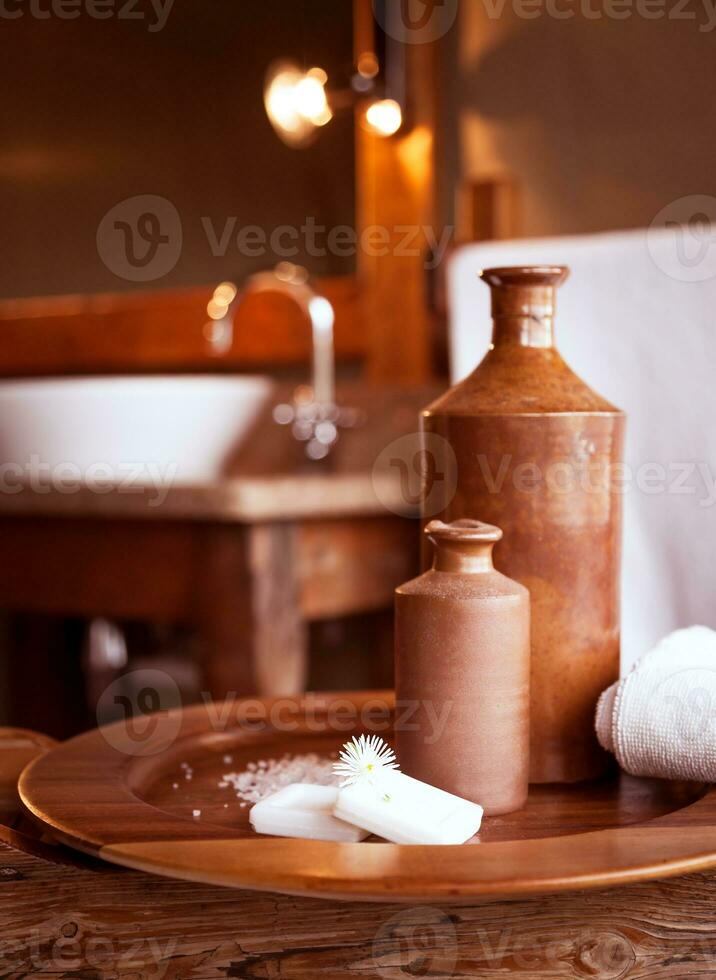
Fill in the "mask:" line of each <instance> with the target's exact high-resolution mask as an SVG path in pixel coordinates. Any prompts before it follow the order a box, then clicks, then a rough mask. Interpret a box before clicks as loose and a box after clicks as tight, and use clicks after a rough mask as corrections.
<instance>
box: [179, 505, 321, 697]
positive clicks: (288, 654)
mask: <svg viewBox="0 0 716 980" xmlns="http://www.w3.org/2000/svg"><path fill="white" fill-rule="evenodd" d="M207 533H208V547H207V551H206V558H205V561H204V562H203V563H202V566H201V570H200V575H201V586H200V589H199V591H198V596H199V608H198V610H197V618H198V622H199V625H200V629H201V632H202V641H203V642H202V647H203V651H204V652H203V667H204V678H205V682H206V687H207V688H208V691H209V692H210V693H211V696H212V697H214V698H217V699H220V698H225V697H226V696H227V695H229V694H231V693H235V694H238V695H245V694H260V695H267V696H276V695H289V694H297V693H300V692H301V691H303V690H305V685H306V681H307V676H308V651H307V627H306V624H305V622H304V621H303V619H302V617H301V612H300V605H299V598H300V597H299V586H298V581H297V572H296V560H295V545H294V542H295V536H296V534H295V528H294V526H293V525H292V524H259V525H252V526H249V527H236V526H229V525H227V526H223V527H217V528H213V529H211V531H209V532H207Z"/></svg>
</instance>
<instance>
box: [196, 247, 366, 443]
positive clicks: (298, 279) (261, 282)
mask: <svg viewBox="0 0 716 980" xmlns="http://www.w3.org/2000/svg"><path fill="white" fill-rule="evenodd" d="M266 292H272V293H283V294H284V295H285V296H289V297H290V298H291V299H292V300H294V301H295V302H296V304H297V305H298V306H299V307H300V309H301V310H302V312H303V313H305V315H306V317H307V319H308V321H309V322H310V324H311V332H312V337H313V357H312V378H311V385H310V386H306V385H301V386H299V387H298V388H296V390H295V392H294V395H293V400H292V401H291V402H290V403H287V404H282V405H276V407H275V408H274V411H273V417H274V421H275V422H277V423H278V424H279V425H290V426H291V430H292V432H293V435H294V436H295V438H296V439H298V440H299V441H301V442H305V443H306V455H307V456H308V457H309V459H316V460H317V459H324V458H325V457H326V456H327V455H328V454H329V452H330V451H331V448H332V447H333V445H334V443H335V442H336V441H337V440H338V430H339V429H340V428H352V427H353V426H354V425H356V424H357V422H358V418H359V413H358V412H357V411H356V410H355V409H350V408H339V407H338V406H337V405H336V399H335V361H334V350H333V325H334V322H335V312H334V309H333V306H332V304H331V302H330V300H328V299H327V298H326V297H325V296H321V295H320V294H319V293H317V292H316V290H315V289H314V288H313V287H312V286H311V284H310V281H309V275H308V271H307V270H306V269H304V268H303V267H302V266H299V265H294V264H293V263H292V262H280V263H279V264H278V265H277V266H276V267H275V268H274V269H267V270H266V271H264V272H257V273H256V274H254V275H252V276H250V277H249V278H248V279H247V280H246V283H245V285H244V287H243V289H241V290H239V289H238V288H237V287H236V286H235V285H234V284H233V283H221V284H220V285H219V286H217V287H216V289H215V290H214V295H213V297H212V299H211V300H210V302H209V305H208V307H207V313H208V315H209V317H210V321H209V322H208V323H207V324H206V326H205V328H204V335H205V337H206V338H207V340H208V341H209V343H210V344H211V347H212V350H213V352H214V353H215V354H217V355H221V354H224V353H226V351H227V350H229V349H230V347H231V344H232V342H233V335H234V316H235V314H236V310H237V308H238V307H239V306H240V304H241V302H242V301H243V300H244V298H245V297H246V296H249V295H251V294H252V293H266Z"/></svg>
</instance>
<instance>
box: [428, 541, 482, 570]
mask: <svg viewBox="0 0 716 980" xmlns="http://www.w3.org/2000/svg"><path fill="white" fill-rule="evenodd" d="M492 548H493V542H492V541H490V542H472V541H471V542H467V541H441V542H440V543H436V547H435V558H434V559H433V569H434V570H435V571H436V572H459V573H462V574H475V573H482V572H494V570H495V566H494V565H493V563H492Z"/></svg>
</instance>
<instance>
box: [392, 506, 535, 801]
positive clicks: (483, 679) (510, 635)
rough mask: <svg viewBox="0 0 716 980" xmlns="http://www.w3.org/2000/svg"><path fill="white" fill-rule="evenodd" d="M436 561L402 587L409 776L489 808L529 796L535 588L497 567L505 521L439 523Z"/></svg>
mask: <svg viewBox="0 0 716 980" xmlns="http://www.w3.org/2000/svg"><path fill="white" fill-rule="evenodd" d="M425 531H426V534H427V536H428V537H429V538H430V541H431V542H432V544H433V546H434V549H435V559H434V563H433V568H432V569H431V570H430V571H428V572H426V573H425V574H424V575H421V576H420V577H419V578H417V579H414V580H413V581H411V582H407V583H406V584H405V585H402V586H400V588H398V589H397V590H396V596H395V613H396V621H395V670H396V698H397V699H398V702H399V703H401V704H406V705H412V706H414V708H415V710H414V711H413V712H411V717H410V720H409V722H407V723H406V724H405V725H398V726H396V732H395V739H396V746H397V753H398V761H399V763H400V766H401V768H402V769H403V771H404V772H406V773H407V774H408V775H409V776H413V777H415V778H416V779H421V780H423V781H424V782H426V783H429V784H430V785H432V786H439V787H440V788H441V789H444V790H447V791H448V792H449V793H455V794H456V795H457V796H461V797H463V798H465V799H469V800H472V801H473V802H474V803H479V804H480V805H481V806H482V807H484V809H485V814H486V815H492V814H501V813H510V812H512V811H514V810H519V809H521V808H522V807H523V806H524V805H525V803H526V801H527V786H528V770H529V676H530V627H529V594H528V592H527V589H525V588H524V587H523V586H521V585H518V583H517V582H513V581H511V580H510V579H508V578H506V577H505V576H504V575H501V574H500V572H498V571H496V570H495V568H494V565H493V563H492V549H493V546H494V545H495V544H496V543H497V542H498V541H499V540H500V538H501V537H502V532H501V531H500V529H499V528H496V527H492V526H491V525H489V524H482V523H480V522H479V521H472V520H462V521H454V522H453V523H452V524H444V523H443V522H442V521H432V522H431V523H430V524H428V526H427V528H426V529H425Z"/></svg>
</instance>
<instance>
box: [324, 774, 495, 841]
mask: <svg viewBox="0 0 716 980" xmlns="http://www.w3.org/2000/svg"><path fill="white" fill-rule="evenodd" d="M482 813H483V810H482V807H481V806H478V805H477V803H470V802H468V801H467V800H462V799H460V797H459V796H453V795H452V793H446V792H445V791H444V790H441V789H437V788H436V787H435V786H428V784H427V783H421V782H420V780H418V779H412V778H411V777H410V776H406V775H405V774H404V773H402V772H396V771H390V770H386V771H384V772H381V773H380V775H378V776H376V778H375V779H374V780H371V781H369V780H366V779H361V780H358V782H356V783H354V784H353V785H352V786H346V787H345V788H344V789H342V790H341V791H340V793H339V794H338V801H337V803H336V806H335V809H334V811H333V814H334V816H336V817H338V818H339V819H340V820H346V821H348V822H349V823H354V824H357V826H359V827H364V828H365V829H366V830H369V831H370V832H371V833H372V834H377V835H378V836H379V837H384V838H385V839H386V840H389V841H392V842H393V843H394V844H464V843H465V841H468V840H470V838H471V837H474V836H475V834H476V833H477V832H478V830H479V829H480V824H481V823H482Z"/></svg>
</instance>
